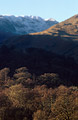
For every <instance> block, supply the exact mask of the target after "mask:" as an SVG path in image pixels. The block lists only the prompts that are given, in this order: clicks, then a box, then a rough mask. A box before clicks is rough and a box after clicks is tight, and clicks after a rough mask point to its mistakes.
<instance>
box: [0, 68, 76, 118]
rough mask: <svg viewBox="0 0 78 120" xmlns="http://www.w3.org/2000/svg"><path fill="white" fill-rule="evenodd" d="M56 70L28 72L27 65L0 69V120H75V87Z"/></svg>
mask: <svg viewBox="0 0 78 120" xmlns="http://www.w3.org/2000/svg"><path fill="white" fill-rule="evenodd" d="M64 82H65V81H63V80H62V79H61V78H60V77H59V75H58V74H56V73H43V74H41V75H39V76H36V75H35V74H31V73H30V72H29V71H28V69H27V67H21V68H18V69H16V70H15V72H14V73H13V74H12V75H11V74H10V69H9V68H4V69H1V70H0V120H78V86H71V87H66V86H64Z"/></svg>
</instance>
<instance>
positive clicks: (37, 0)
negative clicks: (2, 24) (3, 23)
mask: <svg viewBox="0 0 78 120" xmlns="http://www.w3.org/2000/svg"><path fill="white" fill-rule="evenodd" d="M0 14H1V15H3V14H9V15H33V16H40V17H42V18H45V19H48V18H54V19H55V20H57V21H59V22H61V21H64V20H65V19H67V18H69V17H71V16H73V15H75V14H78V0H0Z"/></svg>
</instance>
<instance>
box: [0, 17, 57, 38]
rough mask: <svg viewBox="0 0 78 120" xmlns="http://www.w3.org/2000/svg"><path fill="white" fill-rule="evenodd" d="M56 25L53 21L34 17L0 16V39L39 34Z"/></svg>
mask: <svg viewBox="0 0 78 120" xmlns="http://www.w3.org/2000/svg"><path fill="white" fill-rule="evenodd" d="M56 23H58V22H57V21H56V20H54V19H47V20H45V19H42V18H41V17H36V16H6V15H0V38H1V39H5V38H7V37H9V36H13V35H17V34H18V35H20V34H21V35H22V34H27V33H34V32H40V31H43V30H45V29H48V28H49V27H51V26H52V25H54V24H56Z"/></svg>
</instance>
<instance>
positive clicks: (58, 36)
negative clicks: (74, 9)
mask: <svg viewBox="0 0 78 120" xmlns="http://www.w3.org/2000/svg"><path fill="white" fill-rule="evenodd" d="M4 44H6V45H7V46H9V47H11V46H14V47H15V49H16V50H18V51H20V50H21V51H24V52H25V50H26V48H31V47H33V48H41V49H45V50H48V51H52V52H53V53H56V54H60V55H65V56H69V57H73V58H74V59H76V60H78V15H75V16H73V17H71V18H69V19H67V20H65V21H63V22H61V23H58V24H56V25H54V26H52V27H50V28H49V29H47V30H45V31H42V32H37V33H30V34H28V35H22V36H18V37H14V38H11V39H9V40H8V41H5V43H4Z"/></svg>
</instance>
